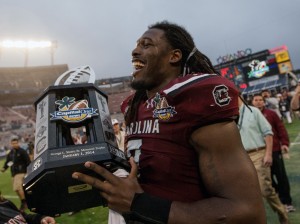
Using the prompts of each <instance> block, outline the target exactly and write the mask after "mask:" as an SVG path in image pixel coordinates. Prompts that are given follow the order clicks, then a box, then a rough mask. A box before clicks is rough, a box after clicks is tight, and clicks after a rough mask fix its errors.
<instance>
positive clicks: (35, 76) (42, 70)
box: [0, 64, 68, 106]
mask: <svg viewBox="0 0 300 224" xmlns="http://www.w3.org/2000/svg"><path fill="white" fill-rule="evenodd" d="M67 70H68V65H66V64H63V65H53V66H36V67H12V68H0V80H1V82H0V105H1V106H18V105H27V104H33V102H34V101H35V99H36V97H37V96H38V95H39V94H40V93H41V92H42V91H43V90H44V89H45V88H47V87H48V86H49V85H53V83H54V82H55V80H56V79H57V77H58V76H59V75H61V74H62V73H64V72H65V71H67Z"/></svg>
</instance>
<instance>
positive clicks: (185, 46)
mask: <svg viewBox="0 0 300 224" xmlns="http://www.w3.org/2000/svg"><path fill="white" fill-rule="evenodd" d="M148 28H149V29H160V30H163V31H164V34H165V37H166V39H167V41H168V42H169V44H170V45H171V46H172V47H173V48H174V49H179V50H181V53H182V59H181V73H182V72H183V69H184V66H185V65H187V66H188V68H189V72H190V73H197V72H199V73H208V74H214V73H215V74H218V73H217V71H216V70H215V69H214V67H213V65H212V63H211V61H210V60H209V58H208V57H207V56H206V55H204V54H202V53H201V52H200V51H199V50H196V52H195V53H194V54H193V55H192V57H190V58H189V59H188V56H189V54H190V53H191V52H192V51H193V49H194V48H195V43H194V40H193V38H192V36H191V35H190V34H189V33H188V32H187V31H186V29H185V28H184V27H181V26H179V25H177V24H175V23H169V22H168V21H162V22H158V23H155V24H153V25H150V26H149V27H148ZM187 59H188V61H187Z"/></svg>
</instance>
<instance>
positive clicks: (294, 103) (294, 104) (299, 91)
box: [291, 82, 300, 111]
mask: <svg viewBox="0 0 300 224" xmlns="http://www.w3.org/2000/svg"><path fill="white" fill-rule="evenodd" d="M299 102H300V82H299V83H298V85H297V87H296V89H295V93H294V95H293V97H292V100H291V108H292V110H294V111H300V106H299V105H300V103H299Z"/></svg>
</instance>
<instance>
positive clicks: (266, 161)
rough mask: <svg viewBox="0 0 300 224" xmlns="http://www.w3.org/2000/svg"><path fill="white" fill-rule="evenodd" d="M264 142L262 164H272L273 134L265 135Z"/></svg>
mask: <svg viewBox="0 0 300 224" xmlns="http://www.w3.org/2000/svg"><path fill="white" fill-rule="evenodd" d="M264 138H265V142H266V153H265V156H264V161H263V162H264V165H265V166H272V163H273V157H272V153H273V135H266V136H265V137H264Z"/></svg>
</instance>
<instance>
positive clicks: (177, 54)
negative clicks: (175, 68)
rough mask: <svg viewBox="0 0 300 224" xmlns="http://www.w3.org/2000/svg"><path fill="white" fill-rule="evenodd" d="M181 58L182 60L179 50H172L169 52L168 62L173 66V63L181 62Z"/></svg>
mask: <svg viewBox="0 0 300 224" xmlns="http://www.w3.org/2000/svg"><path fill="white" fill-rule="evenodd" d="M181 58H182V53H181V50H179V49H174V50H172V52H171V57H170V60H169V62H170V63H171V64H175V63H178V62H179V61H181Z"/></svg>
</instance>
